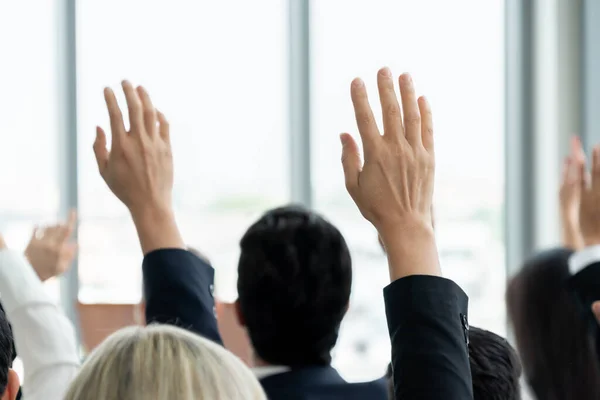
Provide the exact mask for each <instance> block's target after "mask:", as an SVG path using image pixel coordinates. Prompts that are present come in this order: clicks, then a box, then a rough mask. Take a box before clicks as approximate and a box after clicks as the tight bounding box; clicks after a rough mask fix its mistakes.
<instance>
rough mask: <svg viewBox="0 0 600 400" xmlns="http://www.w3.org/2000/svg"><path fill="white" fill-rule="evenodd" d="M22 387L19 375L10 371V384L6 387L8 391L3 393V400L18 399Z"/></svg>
mask: <svg viewBox="0 0 600 400" xmlns="http://www.w3.org/2000/svg"><path fill="white" fill-rule="evenodd" d="M20 387H21V382H20V381H19V375H17V373H16V372H15V371H14V370H13V369H9V370H8V384H7V385H6V389H5V390H4V393H2V397H1V398H0V399H1V400H15V399H16V398H17V394H19V388H20Z"/></svg>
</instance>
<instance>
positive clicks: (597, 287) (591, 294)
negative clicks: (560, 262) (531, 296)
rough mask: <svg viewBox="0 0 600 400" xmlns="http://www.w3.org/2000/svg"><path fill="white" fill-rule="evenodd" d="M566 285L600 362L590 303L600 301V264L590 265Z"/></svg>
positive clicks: (599, 328)
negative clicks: (573, 298) (591, 338)
mask: <svg viewBox="0 0 600 400" xmlns="http://www.w3.org/2000/svg"><path fill="white" fill-rule="evenodd" d="M568 284H569V287H570V288H571V290H572V291H573V292H574V293H575V296H576V297H577V300H578V301H579V304H580V305H581V312H582V315H584V317H585V318H586V320H587V321H588V324H589V326H590V331H591V332H592V334H593V335H594V336H595V337H596V352H597V355H598V360H599V361H600V326H599V325H598V321H597V320H596V317H595V316H594V313H593V312H592V303H594V302H595V301H598V300H600V262H597V263H593V264H590V265H589V266H587V267H585V268H584V269H582V270H581V271H579V272H578V273H576V274H575V275H573V276H572V277H571V278H570V279H569V283H568Z"/></svg>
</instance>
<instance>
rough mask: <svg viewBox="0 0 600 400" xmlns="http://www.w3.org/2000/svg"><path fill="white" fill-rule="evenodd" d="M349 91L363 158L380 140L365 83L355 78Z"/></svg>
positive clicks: (368, 154) (367, 156)
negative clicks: (363, 152) (363, 153)
mask: <svg viewBox="0 0 600 400" xmlns="http://www.w3.org/2000/svg"><path fill="white" fill-rule="evenodd" d="M350 93H351V96H352V104H353V105H354V116H355V117H356V125H357V126H358V132H359V133H360V138H361V140H362V143H363V148H364V150H365V160H367V159H368V158H369V156H370V155H371V154H373V149H374V147H375V146H376V143H377V141H378V140H381V135H380V134H379V129H377V123H376V122H375V117H374V116H373V111H372V110H371V106H370V105H369V98H368V96H367V89H366V88H365V83H364V82H363V81H362V80H361V79H359V78H356V79H355V80H353V81H352V85H351V89H350Z"/></svg>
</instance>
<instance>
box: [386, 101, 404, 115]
mask: <svg viewBox="0 0 600 400" xmlns="http://www.w3.org/2000/svg"><path fill="white" fill-rule="evenodd" d="M384 112H385V114H386V115H387V116H388V117H398V116H400V107H399V106H398V104H389V105H388V106H387V107H386V109H385V110H384Z"/></svg>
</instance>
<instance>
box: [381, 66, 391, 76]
mask: <svg viewBox="0 0 600 400" xmlns="http://www.w3.org/2000/svg"><path fill="white" fill-rule="evenodd" d="M379 71H380V73H381V75H382V76H387V77H390V76H392V70H390V69H389V68H388V67H383V68H381V69H380V70H379Z"/></svg>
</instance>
